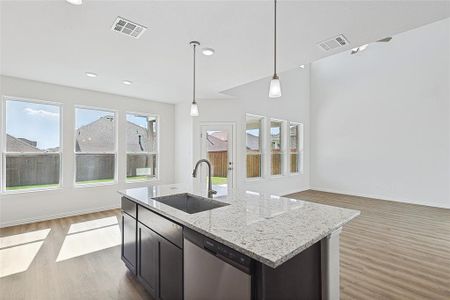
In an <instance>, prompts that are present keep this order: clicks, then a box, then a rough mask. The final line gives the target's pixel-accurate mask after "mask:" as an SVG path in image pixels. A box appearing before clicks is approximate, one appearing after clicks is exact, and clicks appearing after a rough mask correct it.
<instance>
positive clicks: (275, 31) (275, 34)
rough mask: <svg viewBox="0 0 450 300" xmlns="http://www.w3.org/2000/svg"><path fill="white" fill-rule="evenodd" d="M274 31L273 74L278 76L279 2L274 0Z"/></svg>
mask: <svg viewBox="0 0 450 300" xmlns="http://www.w3.org/2000/svg"><path fill="white" fill-rule="evenodd" d="M273 11H274V18H273V20H274V30H273V72H274V74H273V75H274V77H275V76H276V75H277V0H274V10H273Z"/></svg>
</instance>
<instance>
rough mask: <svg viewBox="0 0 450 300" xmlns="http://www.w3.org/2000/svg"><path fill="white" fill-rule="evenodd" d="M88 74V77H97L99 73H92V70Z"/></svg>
mask: <svg viewBox="0 0 450 300" xmlns="http://www.w3.org/2000/svg"><path fill="white" fill-rule="evenodd" d="M86 76H87V77H92V78H95V77H97V74H95V73H92V72H86Z"/></svg>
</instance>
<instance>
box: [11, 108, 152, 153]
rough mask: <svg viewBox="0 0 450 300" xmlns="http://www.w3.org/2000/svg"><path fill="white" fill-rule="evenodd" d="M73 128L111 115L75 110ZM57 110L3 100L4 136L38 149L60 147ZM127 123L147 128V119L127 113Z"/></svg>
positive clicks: (100, 111)
mask: <svg viewBox="0 0 450 300" xmlns="http://www.w3.org/2000/svg"><path fill="white" fill-rule="evenodd" d="M75 113H76V124H75V128H76V129H78V128H80V127H81V126H84V125H87V124H89V123H91V122H94V121H95V120H97V119H99V118H101V117H104V116H108V115H110V116H111V115H113V114H114V112H110V111H103V110H93V109H85V108H76V112H75ZM59 120H60V107H59V106H57V105H50V104H41V103H34V102H25V101H13V100H8V101H6V133H7V134H9V135H12V136H14V137H16V138H26V139H28V140H31V141H36V142H37V147H38V148H39V149H42V150H45V149H49V148H55V147H59V146H60V125H59ZM127 120H128V121H129V122H132V123H134V124H136V125H139V126H141V127H144V128H148V123H147V117H143V116H136V115H133V114H127Z"/></svg>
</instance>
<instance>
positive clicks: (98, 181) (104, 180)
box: [77, 178, 114, 184]
mask: <svg viewBox="0 0 450 300" xmlns="http://www.w3.org/2000/svg"><path fill="white" fill-rule="evenodd" d="M113 181H114V179H112V178H107V179H95V180H85V181H77V184H96V183H109V182H113Z"/></svg>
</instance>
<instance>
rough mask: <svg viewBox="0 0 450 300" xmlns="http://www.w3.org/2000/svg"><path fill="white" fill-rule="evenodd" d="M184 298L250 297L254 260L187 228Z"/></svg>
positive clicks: (192, 299)
mask: <svg viewBox="0 0 450 300" xmlns="http://www.w3.org/2000/svg"><path fill="white" fill-rule="evenodd" d="M183 250H184V299H186V300H230V299H233V300H241V299H242V300H244V299H245V300H250V299H251V295H252V292H251V290H252V261H251V259H250V258H249V257H248V256H245V255H243V254H241V253H239V252H237V251H235V250H233V249H231V248H229V247H227V246H225V245H222V244H220V243H218V242H216V241H214V240H212V239H209V238H207V237H205V236H203V235H200V234H198V233H196V232H194V231H191V230H188V229H185V232H184V249H183Z"/></svg>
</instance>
